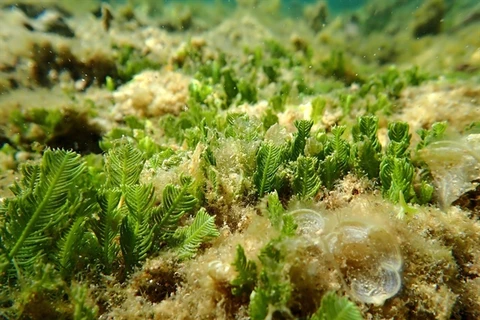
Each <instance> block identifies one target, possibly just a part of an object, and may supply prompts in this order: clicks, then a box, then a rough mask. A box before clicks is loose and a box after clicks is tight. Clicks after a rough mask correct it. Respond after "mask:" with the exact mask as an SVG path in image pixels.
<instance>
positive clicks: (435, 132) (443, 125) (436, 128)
mask: <svg viewBox="0 0 480 320" xmlns="http://www.w3.org/2000/svg"><path fill="white" fill-rule="evenodd" d="M445 130H447V122H446V121H443V122H435V123H434V124H432V127H431V128H430V129H429V130H427V129H420V130H418V131H417V132H418V135H419V136H420V139H421V141H420V142H419V143H418V144H417V147H416V150H417V151H419V150H421V149H423V148H425V147H426V146H428V145H429V144H430V143H432V142H434V141H436V140H438V139H441V138H442V137H443V136H444V134H445Z"/></svg>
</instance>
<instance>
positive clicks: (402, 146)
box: [387, 122, 411, 158]
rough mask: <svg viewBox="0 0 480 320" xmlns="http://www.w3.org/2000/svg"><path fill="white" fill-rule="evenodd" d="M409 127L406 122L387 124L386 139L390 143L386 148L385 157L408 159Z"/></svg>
mask: <svg viewBox="0 0 480 320" xmlns="http://www.w3.org/2000/svg"><path fill="white" fill-rule="evenodd" d="M409 129H410V126H409V125H408V123H406V122H391V123H389V124H388V138H389V139H390V142H389V143H388V146H387V155H391V156H394V157H396V158H408V157H409V153H408V148H409V147H410V138H411V134H410V133H409Z"/></svg>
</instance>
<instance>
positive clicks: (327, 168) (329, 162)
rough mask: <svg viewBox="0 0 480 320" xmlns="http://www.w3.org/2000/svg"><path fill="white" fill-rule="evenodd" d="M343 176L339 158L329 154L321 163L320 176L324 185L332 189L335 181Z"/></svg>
mask: <svg viewBox="0 0 480 320" xmlns="http://www.w3.org/2000/svg"><path fill="white" fill-rule="evenodd" d="M341 176H342V171H341V170H339V167H338V166H337V158H336V157H335V156H334V155H329V156H327V157H326V158H325V160H323V161H322V162H321V164H320V177H321V181H322V183H323V185H324V186H325V187H326V188H327V189H329V190H332V189H333V186H334V185H335V182H337V180H338V179H340V177H341Z"/></svg>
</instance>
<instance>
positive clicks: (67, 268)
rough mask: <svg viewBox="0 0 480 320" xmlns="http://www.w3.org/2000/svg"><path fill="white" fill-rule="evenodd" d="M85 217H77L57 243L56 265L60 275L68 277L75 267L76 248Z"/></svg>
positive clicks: (81, 235) (81, 234) (81, 236)
mask: <svg viewBox="0 0 480 320" xmlns="http://www.w3.org/2000/svg"><path fill="white" fill-rule="evenodd" d="M84 222H85V217H79V218H77V220H75V222H74V223H73V224H72V225H71V226H70V228H69V230H68V232H67V233H66V234H65V236H64V237H63V238H62V239H60V241H59V243H58V244H57V247H58V249H59V250H58V253H57V254H56V258H57V259H56V260H57V266H58V268H59V269H60V273H61V275H62V277H63V278H64V279H65V278H68V277H69V276H71V275H72V272H73V270H74V268H75V262H76V261H77V257H78V248H79V246H80V241H82V238H83V234H84Z"/></svg>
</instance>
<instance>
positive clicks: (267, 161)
mask: <svg viewBox="0 0 480 320" xmlns="http://www.w3.org/2000/svg"><path fill="white" fill-rule="evenodd" d="M281 161H282V148H281V147H280V146H277V145H274V144H273V143H263V144H262V145H261V146H260V148H259V149H258V152H257V167H256V170H255V173H254V176H253V180H254V182H255V186H256V187H257V193H258V195H259V197H263V195H264V194H265V193H267V192H270V191H272V190H273V186H274V181H275V174H276V173H277V171H278V168H279V167H280V164H281Z"/></svg>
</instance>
